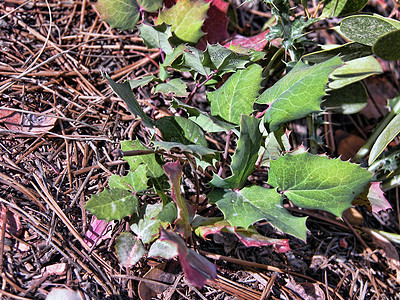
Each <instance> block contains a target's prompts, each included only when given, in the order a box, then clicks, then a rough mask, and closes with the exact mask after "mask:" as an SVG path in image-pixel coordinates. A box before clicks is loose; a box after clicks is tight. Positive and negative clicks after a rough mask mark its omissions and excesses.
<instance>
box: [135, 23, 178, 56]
mask: <svg viewBox="0 0 400 300" xmlns="http://www.w3.org/2000/svg"><path fill="white" fill-rule="evenodd" d="M138 29H139V31H140V34H139V35H140V37H141V38H142V39H143V42H144V43H145V45H146V46H147V48H150V49H151V48H159V49H161V50H162V51H164V52H165V54H171V53H172V52H173V48H172V46H171V44H170V43H169V41H168V39H169V38H170V37H172V33H171V26H168V25H166V24H161V25H158V26H150V25H147V24H144V23H143V24H142V25H140V26H138Z"/></svg>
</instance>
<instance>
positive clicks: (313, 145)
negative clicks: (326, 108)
mask: <svg viewBox="0 0 400 300" xmlns="http://www.w3.org/2000/svg"><path fill="white" fill-rule="evenodd" d="M307 127H308V136H309V140H310V153H312V154H317V153H318V143H317V142H316V141H317V129H316V128H315V120H314V114H311V115H310V116H308V117H307Z"/></svg>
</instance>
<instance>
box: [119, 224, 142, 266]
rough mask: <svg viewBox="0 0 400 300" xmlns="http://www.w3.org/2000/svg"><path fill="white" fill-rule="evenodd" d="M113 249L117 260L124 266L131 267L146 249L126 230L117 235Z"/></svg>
mask: <svg viewBox="0 0 400 300" xmlns="http://www.w3.org/2000/svg"><path fill="white" fill-rule="evenodd" d="M115 250H116V252H117V255H118V258H119V261H120V262H121V264H122V265H123V266H124V267H125V268H131V267H132V266H134V265H135V264H136V263H137V262H138V261H139V260H140V259H141V258H142V257H143V256H144V255H145V254H146V249H145V248H144V246H143V244H142V242H141V241H139V240H137V239H136V238H135V237H134V236H133V234H132V233H130V232H128V231H125V232H123V233H121V234H120V235H119V236H118V237H117V242H116V245H115Z"/></svg>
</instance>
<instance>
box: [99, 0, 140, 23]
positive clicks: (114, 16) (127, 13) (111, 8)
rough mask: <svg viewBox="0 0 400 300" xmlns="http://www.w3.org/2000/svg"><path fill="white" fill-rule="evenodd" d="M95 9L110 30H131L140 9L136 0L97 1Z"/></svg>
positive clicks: (137, 19)
mask: <svg viewBox="0 0 400 300" xmlns="http://www.w3.org/2000/svg"><path fill="white" fill-rule="evenodd" d="M96 7H97V8H98V10H99V11H100V13H101V17H102V19H103V20H105V21H107V23H108V24H110V26H111V27H112V28H119V29H121V30H126V29H133V28H135V26H136V23H137V22H138V21H139V15H140V14H139V10H140V7H139V4H138V3H137V1H136V0H99V1H98V2H97V6H96Z"/></svg>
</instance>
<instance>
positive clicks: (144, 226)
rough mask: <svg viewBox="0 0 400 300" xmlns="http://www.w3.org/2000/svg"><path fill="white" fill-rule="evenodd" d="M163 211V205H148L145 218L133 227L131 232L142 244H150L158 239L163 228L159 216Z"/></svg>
mask: <svg viewBox="0 0 400 300" xmlns="http://www.w3.org/2000/svg"><path fill="white" fill-rule="evenodd" d="M162 209H163V204H162V203H157V204H148V205H147V206H146V211H145V213H144V216H143V218H141V219H140V220H139V222H138V223H137V224H132V225H131V230H132V231H133V232H134V233H135V234H136V235H137V237H138V239H140V240H141V241H142V243H144V244H148V243H150V242H152V241H154V240H155V239H156V238H157V236H158V234H159V230H160V226H161V221H160V220H158V219H157V216H158V214H159V213H160V212H161V211H162Z"/></svg>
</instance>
